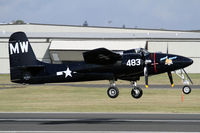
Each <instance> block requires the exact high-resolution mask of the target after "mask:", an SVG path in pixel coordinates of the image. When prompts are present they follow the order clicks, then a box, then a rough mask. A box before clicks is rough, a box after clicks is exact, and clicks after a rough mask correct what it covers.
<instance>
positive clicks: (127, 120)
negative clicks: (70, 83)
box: [0, 118, 200, 123]
mask: <svg viewBox="0 0 200 133" xmlns="http://www.w3.org/2000/svg"><path fill="white" fill-rule="evenodd" d="M5 121H7V122H46V121H62V122H63V121H67V122H77V121H78V122H84V121H87V122H174V123H176V122H179V123H186V122H189V123H200V120H159V119H157V120H156V119H154V120H150V119H149V120H136V119H134V120H132V119H110V120H109V118H108V119H0V122H5Z"/></svg>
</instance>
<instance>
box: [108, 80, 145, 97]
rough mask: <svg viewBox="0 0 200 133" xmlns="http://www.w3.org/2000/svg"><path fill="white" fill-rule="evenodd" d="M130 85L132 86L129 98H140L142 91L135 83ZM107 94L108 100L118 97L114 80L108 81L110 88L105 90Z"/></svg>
mask: <svg viewBox="0 0 200 133" xmlns="http://www.w3.org/2000/svg"><path fill="white" fill-rule="evenodd" d="M131 85H132V86H133V88H132V90H131V96H132V97H133V98H136V99H138V98H140V97H141V96H142V94H143V91H142V89H141V88H140V87H138V86H137V84H136V82H131ZM107 94H108V96H109V97H110V98H116V97H117V96H118V95H119V90H118V88H117V87H116V84H115V81H114V80H110V87H109V88H108V90H107Z"/></svg>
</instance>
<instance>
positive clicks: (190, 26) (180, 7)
mask: <svg viewBox="0 0 200 133" xmlns="http://www.w3.org/2000/svg"><path fill="white" fill-rule="evenodd" d="M13 20H24V21H25V22H26V23H42V24H61V25H82V24H83V23H84V21H87V22H88V25H89V26H106V27H122V26H123V25H125V27H127V28H148V29H170V30H200V0H0V23H9V22H12V21H13Z"/></svg>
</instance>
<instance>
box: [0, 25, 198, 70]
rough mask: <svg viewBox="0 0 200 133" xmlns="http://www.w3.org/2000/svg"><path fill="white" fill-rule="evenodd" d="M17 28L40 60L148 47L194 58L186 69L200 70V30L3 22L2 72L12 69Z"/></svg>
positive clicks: (56, 60)
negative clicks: (11, 41) (99, 50)
mask: <svg viewBox="0 0 200 133" xmlns="http://www.w3.org/2000/svg"><path fill="white" fill-rule="evenodd" d="M16 31H23V32H25V33H26V34H27V36H28V38H29V41H30V43H31V45H32V47H33V50H34V52H35V54H36V56H37V58H38V59H39V60H42V61H44V62H51V63H61V62H64V61H71V60H77V61H79V60H83V57H82V52H84V51H87V50H91V49H95V48H100V47H106V48H108V49H110V50H117V51H119V50H127V49H133V48H139V47H145V45H146V42H148V50H149V51H150V52H164V53H165V52H166V51H167V47H168V51H169V53H170V54H179V55H183V56H186V57H189V58H192V59H193V61H194V63H193V65H192V66H190V67H188V68H187V69H186V70H187V71H188V72H189V73H200V69H199V68H200V52H199V50H200V33H198V32H195V31H175V30H158V29H138V28H136V29H131V28H111V27H83V26H71V25H47V24H19V25H14V24H0V68H1V69H0V73H9V57H8V40H9V36H10V35H11V34H12V33H13V32H16Z"/></svg>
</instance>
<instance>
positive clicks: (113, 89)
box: [107, 87, 119, 98]
mask: <svg viewBox="0 0 200 133" xmlns="http://www.w3.org/2000/svg"><path fill="white" fill-rule="evenodd" d="M107 94H108V96H109V97H110V98H116V97H117V96H118V95H119V90H118V88H117V87H110V88H108V90H107Z"/></svg>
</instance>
